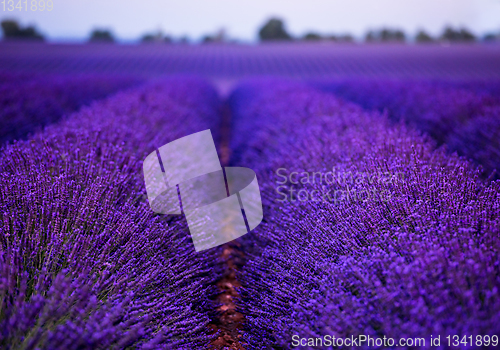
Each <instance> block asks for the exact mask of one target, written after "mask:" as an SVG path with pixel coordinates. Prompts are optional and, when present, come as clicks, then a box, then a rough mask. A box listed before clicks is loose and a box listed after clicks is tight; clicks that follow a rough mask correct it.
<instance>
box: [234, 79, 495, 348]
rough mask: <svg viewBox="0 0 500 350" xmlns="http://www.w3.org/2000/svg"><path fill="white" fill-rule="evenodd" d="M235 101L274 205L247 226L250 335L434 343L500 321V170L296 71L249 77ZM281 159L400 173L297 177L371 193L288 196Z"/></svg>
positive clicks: (489, 328)
mask: <svg viewBox="0 0 500 350" xmlns="http://www.w3.org/2000/svg"><path fill="white" fill-rule="evenodd" d="M231 104H232V108H233V112H234V122H233V125H234V129H235V130H237V131H238V132H237V133H235V134H234V135H237V136H236V137H235V138H234V140H233V145H234V147H235V150H236V154H235V158H234V159H236V160H237V163H238V164H241V165H242V166H249V167H252V168H253V169H255V170H256V172H257V175H258V177H259V184H260V186H261V193H262V200H263V205H264V222H263V223H262V224H261V225H260V226H259V227H258V228H257V229H256V230H255V231H254V232H253V233H252V234H251V235H248V236H246V237H245V238H244V239H243V241H244V243H243V244H244V246H245V247H246V250H245V252H246V254H247V258H248V261H247V263H246V265H245V268H244V270H243V272H242V273H241V274H240V279H241V280H242V283H243V287H242V290H241V294H242V295H243V298H242V301H241V302H240V311H241V312H242V313H244V314H245V315H246V327H245V330H246V333H245V340H246V341H247V342H248V343H249V346H248V349H263V348H266V349H270V348H290V347H292V337H293V336H294V335H298V336H300V337H303V338H308V337H323V336H325V335H330V336H336V337H348V336H357V335H369V336H371V337H380V338H382V337H384V336H385V337H390V338H394V339H400V338H401V337H425V338H426V339H427V345H426V347H429V346H430V344H429V337H430V336H431V335H434V336H438V335H440V336H441V338H442V339H443V337H444V336H448V335H455V334H460V335H465V334H467V335H470V334H474V335H477V334H490V335H492V334H498V332H499V331H500V328H499V323H498V322H497V320H498V318H499V317H500V298H499V293H498V290H499V289H500V278H499V276H500V263H499V261H498V257H497V255H498V250H499V249H500V239H499V235H498V232H499V230H500V227H499V220H500V183H499V182H490V183H485V182H483V180H481V179H480V177H479V171H478V170H477V169H475V168H474V166H472V165H471V164H470V163H468V162H466V161H464V160H463V159H461V158H458V157H457V156H454V155H449V154H447V153H446V152H444V151H443V150H442V149H438V150H435V148H434V146H433V145H432V143H429V142H428V140H426V138H425V137H422V136H420V135H419V134H418V133H417V132H415V131H413V130H411V129H408V128H407V127H406V126H404V124H396V125H393V124H392V123H390V121H389V120H388V119H387V118H386V117H385V116H384V115H380V114H377V113H374V112H367V111H364V110H362V109H361V108H359V107H357V106H356V105H353V104H350V103H346V102H343V101H342V100H339V99H337V98H335V97H334V96H333V95H331V94H324V93H321V92H318V91H317V90H314V89H312V88H307V87H304V86H301V85H299V84H297V83H292V82H283V81H273V80H271V81H254V82H250V83H247V84H244V85H243V86H241V87H240V88H239V89H237V90H236V92H235V93H234V94H233V96H232V99H231ZM243 131H245V133H243ZM239 135H245V137H242V136H239ZM248 135H251V136H252V137H248ZM248 140H249V141H248ZM280 168H282V169H289V170H290V171H292V170H293V171H296V172H297V173H301V172H309V173H310V172H322V173H323V174H324V173H326V172H328V171H332V168H334V171H335V173H336V174H368V175H377V174H379V173H380V172H383V173H385V172H387V173H388V174H397V175H398V176H397V177H395V178H390V179H391V180H390V181H372V182H368V181H361V182H357V181H353V182H350V181H349V180H345V178H343V179H344V180H342V178H341V177H340V178H339V177H336V181H332V182H331V183H329V182H325V181H323V182H321V183H311V182H309V183H303V184H299V185H298V189H306V190H308V191H309V192H311V191H315V190H316V191H322V190H324V189H323V186H324V187H325V188H326V190H327V191H337V190H347V189H348V190H349V191H351V193H352V192H355V191H358V193H359V191H361V190H365V191H372V192H373V193H374V194H375V196H373V197H370V198H357V197H346V198H343V199H342V200H339V201H337V202H335V203H333V202H330V201H322V200H319V201H314V200H310V199H309V200H302V201H301V200H295V201H292V200H290V198H288V200H286V201H279V199H280V197H279V195H278V194H277V191H276V189H277V186H278V184H277V181H278V180H280V178H279V177H277V176H276V170H277V169H280ZM295 179H297V177H296V178H295ZM339 179H340V180H339ZM347 179H348V178H347ZM289 182H290V180H289ZM384 196H385V198H383V197H384ZM365 345H366V344H365ZM304 348H313V347H310V346H309V347H308V346H306V347H304ZM327 348H328V347H327ZM330 348H333V347H330Z"/></svg>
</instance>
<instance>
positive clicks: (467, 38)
mask: <svg viewBox="0 0 500 350" xmlns="http://www.w3.org/2000/svg"><path fill="white" fill-rule="evenodd" d="M258 34H259V39H260V40H261V41H291V40H295V41H298V40H301V41H337V42H353V41H354V37H353V36H352V35H350V34H342V35H321V34H319V33H317V32H309V33H306V34H305V35H303V36H302V37H298V38H294V37H293V36H292V35H291V34H290V33H288V31H287V30H286V27H285V24H284V22H283V20H281V19H279V18H271V19H269V20H268V21H267V22H266V23H265V24H264V25H263V26H262V27H261V28H260V29H259V32H258ZM414 39H415V41H416V42H417V43H432V42H453V43H459V42H474V41H477V40H478V38H477V37H476V36H475V35H474V34H473V33H472V32H470V31H469V30H468V29H466V28H463V27H462V28H457V29H456V28H453V27H451V26H447V27H446V28H444V30H443V32H442V34H441V35H439V36H437V37H434V36H432V35H430V34H429V33H427V32H426V31H424V30H420V31H418V33H417V34H416V36H415V37H414ZM482 40H483V41H500V33H498V34H494V33H491V34H487V35H485V36H484V37H483V38H482ZM364 41H365V42H367V43H390V42H393V43H404V42H407V41H409V37H408V35H407V34H406V33H405V32H404V31H403V30H401V29H393V28H382V29H379V30H369V31H368V32H367V33H366V35H365V37H364Z"/></svg>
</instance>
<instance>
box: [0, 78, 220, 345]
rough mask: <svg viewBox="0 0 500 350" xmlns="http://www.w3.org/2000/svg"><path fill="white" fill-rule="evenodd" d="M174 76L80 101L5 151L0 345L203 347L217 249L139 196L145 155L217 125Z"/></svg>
mask: <svg viewBox="0 0 500 350" xmlns="http://www.w3.org/2000/svg"><path fill="white" fill-rule="evenodd" d="M218 110H219V102H218V99H217V95H216V93H215V92H214V91H213V90H212V89H211V88H210V87H209V86H207V85H206V84H205V83H203V82H200V81H197V80H193V79H176V80H169V81H165V82H161V83H156V84H150V85H147V86H144V87H141V88H137V89H135V90H131V91H128V92H122V93H119V94H117V95H115V96H114V97H112V98H109V99H107V100H104V101H101V102H98V103H96V104H94V105H92V106H90V107H85V108H83V109H82V110H80V111H79V112H77V113H75V114H73V115H71V116H70V117H69V118H68V119H67V120H64V121H61V122H60V123H58V124H54V125H52V126H49V127H47V129H46V130H45V131H44V132H42V133H38V134H36V135H35V136H34V137H32V138H30V139H28V140H26V141H20V142H17V143H15V144H12V145H9V146H7V147H6V148H5V149H4V151H3V152H2V154H1V155H0V222H1V223H2V224H1V226H0V245H1V248H0V295H1V296H2V298H1V303H2V304H1V305H2V306H1V309H2V313H1V315H0V330H1V331H0V347H2V348H4V349H17V348H20V347H24V348H37V349H123V348H128V347H134V348H140V349H205V348H206V347H207V346H208V343H209V341H210V339H211V336H210V335H209V330H208V327H207V324H208V323H209V321H210V317H211V316H212V313H213V311H211V310H214V309H215V308H214V306H213V305H212V301H211V296H212V295H213V294H214V292H215V290H214V288H215V287H214V281H215V280H217V278H219V276H220V265H219V264H217V259H218V256H219V255H220V251H219V250H217V249H214V250H210V251H207V252H203V253H198V254H196V253H195V251H194V249H193V247H192V245H191V244H190V243H189V239H190V238H189V233H188V230H187V225H186V223H185V221H184V220H182V219H175V218H168V217H162V216H158V215H156V214H154V213H152V212H151V210H150V209H149V206H148V205H147V203H146V199H145V198H146V196H145V188H144V184H143V180H142V173H141V170H142V164H141V163H142V160H143V159H144V157H145V156H146V155H147V154H148V153H150V152H151V150H152V149H154V147H155V146H159V145H162V144H164V143H167V142H170V141H172V140H175V139H177V138H178V137H181V136H185V135H187V134H190V133H193V132H196V131H200V130H203V129H206V128H215V127H216V126H217V125H218V124H219V115H218Z"/></svg>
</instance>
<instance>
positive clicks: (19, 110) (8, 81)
mask: <svg viewBox="0 0 500 350" xmlns="http://www.w3.org/2000/svg"><path fill="white" fill-rule="evenodd" d="M138 82H139V80H138V79H136V78H127V77H110V76H99V75H91V76H89V75H86V76H83V75H81V76H70V77H64V76H41V75H37V76H29V75H27V74H9V73H1V74H0V124H1V125H2V127H1V128H0V143H4V142H6V141H12V140H17V139H19V138H23V137H25V136H26V135H28V134H29V133H32V132H35V131H37V130H39V129H41V128H42V127H44V126H46V125H49V124H52V123H54V122H56V121H57V120H59V119H60V118H61V117H62V116H64V115H66V114H68V113H71V112H74V111H76V110H77V109H78V108H80V107H81V106H83V105H87V104H90V103H91V102H92V101H94V100H96V99H100V98H103V97H105V96H107V95H109V94H111V93H113V92H116V91H118V90H122V89H125V88H128V87H130V86H132V85H134V84H137V83H138Z"/></svg>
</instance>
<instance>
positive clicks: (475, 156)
mask: <svg viewBox="0 0 500 350" xmlns="http://www.w3.org/2000/svg"><path fill="white" fill-rule="evenodd" d="M323 88H324V89H325V90H328V91H332V92H334V93H335V94H336V95H337V96H340V97H342V98H345V99H348V100H350V101H353V102H356V103H358V104H360V105H362V106H363V107H365V108H368V109H377V110H379V111H387V113H388V114H389V117H390V118H391V119H393V120H395V121H400V120H403V121H405V122H407V123H408V124H409V125H411V126H413V127H415V128H417V129H419V130H421V131H422V132H424V133H426V134H428V135H430V136H431V137H432V138H433V139H435V140H436V141H437V142H438V144H446V145H447V147H448V148H449V149H450V150H451V151H453V152H458V153H459V154H460V155H463V156H466V157H467V158H469V159H472V160H473V161H475V162H476V163H477V164H480V165H482V166H483V168H484V170H485V175H486V176H490V175H491V173H492V172H493V171H495V170H496V171H500V156H499V154H498V149H499V146H500V145H499V143H498V140H499V138H498V136H499V135H500V122H499V119H498V116H499V112H500V83H498V81H493V82H486V81H465V82H454V83H452V82H443V81H432V82H429V81H394V80H393V81H388V80H381V81H378V80H357V81H352V80H351V81H345V82H339V83H334V84H325V85H323ZM497 177H498V174H497Z"/></svg>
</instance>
